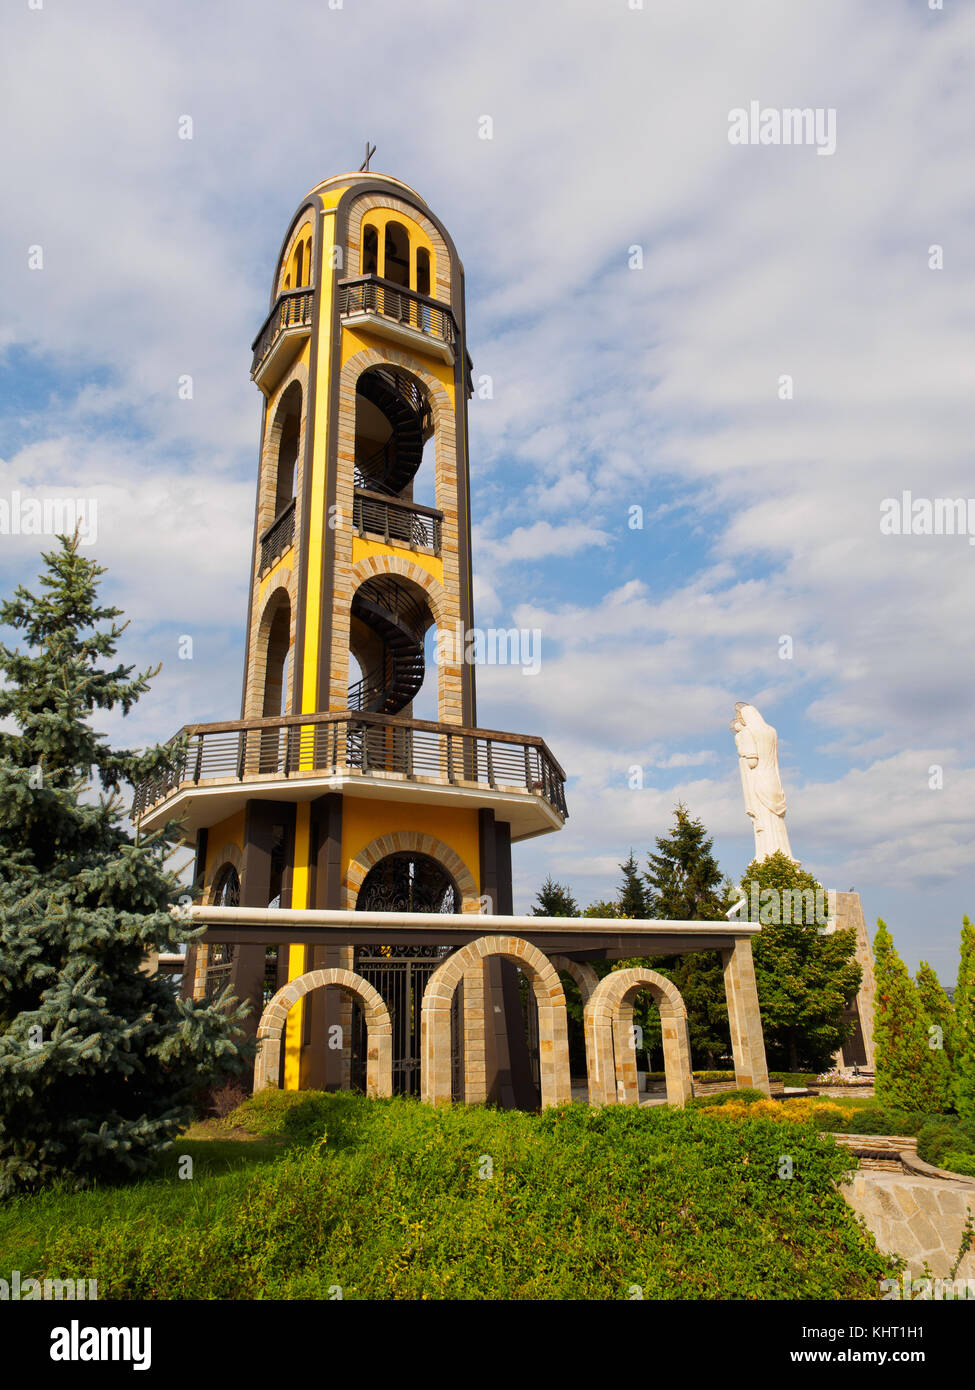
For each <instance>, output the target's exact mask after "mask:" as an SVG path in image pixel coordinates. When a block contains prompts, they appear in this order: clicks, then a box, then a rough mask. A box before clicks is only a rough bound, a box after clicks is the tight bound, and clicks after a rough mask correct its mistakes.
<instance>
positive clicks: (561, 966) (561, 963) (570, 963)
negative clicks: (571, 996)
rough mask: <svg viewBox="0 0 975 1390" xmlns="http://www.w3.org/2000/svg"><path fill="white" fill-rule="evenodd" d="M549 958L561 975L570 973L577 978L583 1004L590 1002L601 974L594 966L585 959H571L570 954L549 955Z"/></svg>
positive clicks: (573, 977) (574, 978)
mask: <svg viewBox="0 0 975 1390" xmlns="http://www.w3.org/2000/svg"><path fill="white" fill-rule="evenodd" d="M549 960H550V961H551V962H552V965H553V966H554V967H555V969H556V970H557V971H558V972H559V974H560V975H569V976H571V978H572V979H573V980H575V982H576V984H577V985H578V987H579V994H580V996H581V998H582V1002H583V1004H584V1005H585V1004H588V1003H589V1000H590V998H591V997H592V995H593V993H594V991H595V989H596V987H597V986H598V984H599V976H598V975H597V974H596V972H595V970H593V968H592V966H591V965H587V963H586V962H585V961H584V960H569V958H568V956H549Z"/></svg>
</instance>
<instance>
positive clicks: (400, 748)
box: [132, 710, 569, 840]
mask: <svg viewBox="0 0 975 1390" xmlns="http://www.w3.org/2000/svg"><path fill="white" fill-rule="evenodd" d="M181 736H183V737H185V738H186V740H187V742H186V747H185V750H184V751H183V753H182V755H181V757H180V760H179V763H178V766H177V767H176V768H175V769H174V770H173V771H172V772H171V773H169V774H167V775H166V776H164V777H162V778H159V779H157V780H154V781H149V782H143V783H141V784H140V785H139V786H138V787H137V788H136V794H135V800H134V802H133V806H132V818H133V819H134V820H136V821H138V822H139V825H140V828H141V829H142V830H144V831H151V830H154V829H158V828H159V827H160V826H162V825H165V824H166V822H167V821H169V820H173V819H182V820H183V822H184V833H185V834H187V836H189V835H191V834H193V833H194V832H195V831H196V830H198V829H200V828H202V827H205V826H211V825H215V824H217V822H219V821H222V820H225V819H226V818H227V817H228V816H231V815H234V814H235V813H236V812H237V811H239V810H241V809H242V808H243V806H244V804H245V802H246V801H248V800H250V799H253V798H268V799H271V800H289V801H311V800H314V799H315V798H317V797H319V796H323V795H325V794H326V793H327V792H329V791H338V792H341V793H342V794H343V795H345V796H352V797H357V796H358V797H372V798H376V797H379V798H382V799H383V800H386V801H402V802H412V803H414V804H427V805H444V806H453V807H455V808H461V807H463V808H465V809H480V808H481V807H489V808H492V809H493V810H494V811H495V813H496V814H497V816H498V819H499V820H504V821H507V822H508V823H509V824H510V826H511V838H512V839H513V840H524V839H528V838H530V837H531V836H534V835H543V834H545V833H546V832H547V831H550V830H558V829H560V828H561V826H562V825H563V824H564V822H565V820H566V818H567V816H568V814H569V813H568V810H567V808H566V803H565V773H564V772H563V770H562V768H561V767H560V766H559V764H558V763H557V762H556V760H555V758H554V757H553V756H552V754H551V753H550V752H549V750H548V748H547V746H546V745H545V743H544V742H543V740H542V739H540V738H533V737H529V736H525V735H519V734H505V733H498V732H496V731H494V730H485V729H465V728H462V727H461V726H460V725H456V724H433V723H429V722H427V721H425V720H417V719H404V718H400V717H399V716H393V715H384V714H360V713H352V712H350V711H348V710H343V711H340V712H337V713H334V714H292V715H285V716H279V717H277V718H270V719H244V720H237V721H235V722H232V723H225V724H191V725H187V727H186V728H185V729H183V730H182V731H181Z"/></svg>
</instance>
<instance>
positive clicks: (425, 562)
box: [352, 536, 443, 584]
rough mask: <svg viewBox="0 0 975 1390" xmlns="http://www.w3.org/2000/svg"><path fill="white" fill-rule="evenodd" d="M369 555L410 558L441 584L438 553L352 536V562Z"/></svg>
mask: <svg viewBox="0 0 975 1390" xmlns="http://www.w3.org/2000/svg"><path fill="white" fill-rule="evenodd" d="M370 555H380V556H387V557H396V558H398V559H400V560H412V561H413V563H414V564H415V565H419V566H420V568H421V569H424V570H426V571H427V573H428V574H432V575H433V577H434V579H436V580H437V582H438V583H439V584H443V561H442V560H441V559H440V557H439V556H438V555H426V554H424V552H423V551H422V550H411V549H410V547H409V546H408V545H386V544H385V542H383V541H374V540H367V539H366V538H365V537H364V536H354V537H353V538H352V563H353V564H354V565H357V564H358V563H359V561H360V560H365V559H366V558H367V557H368V556H370Z"/></svg>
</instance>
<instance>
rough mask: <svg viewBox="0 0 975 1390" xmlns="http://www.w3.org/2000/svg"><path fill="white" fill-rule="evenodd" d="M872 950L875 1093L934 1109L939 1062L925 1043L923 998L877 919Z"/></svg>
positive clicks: (885, 1100)
mask: <svg viewBox="0 0 975 1390" xmlns="http://www.w3.org/2000/svg"><path fill="white" fill-rule="evenodd" d="M873 951H874V963H875V964H874V971H875V975H876V981H877V1000H876V1013H875V1016H874V1029H873V1041H874V1053H875V1057H876V1079H875V1081H874V1092H875V1094H876V1096H877V1099H878V1100H879V1101H880V1102H881V1104H882V1105H886V1106H890V1107H891V1108H892V1109H897V1110H907V1111H911V1112H916V1113H917V1112H919V1113H925V1112H929V1111H932V1110H933V1109H935V1108H936V1103H937V1094H936V1091H937V1064H936V1063H935V1062H934V1061H933V1054H932V1050H931V1048H930V1047H929V1046H928V1030H927V1024H926V1022H925V1017H924V1013H923V1011H922V1008H921V998H920V995H919V993H918V991H917V989H916V988H915V986H914V982H913V981H912V979H911V977H910V975H909V974H908V973H907V967H906V966H905V964H904V962H903V961H902V960H901V958H900V956H899V955H898V954H897V950H896V948H895V946H894V941H893V938H892V937H891V934H890V932H889V931H888V930H887V925H886V923H885V922H884V921H883V920H882V919H880V918H878V919H877V934H876V936H875V937H874V943H873Z"/></svg>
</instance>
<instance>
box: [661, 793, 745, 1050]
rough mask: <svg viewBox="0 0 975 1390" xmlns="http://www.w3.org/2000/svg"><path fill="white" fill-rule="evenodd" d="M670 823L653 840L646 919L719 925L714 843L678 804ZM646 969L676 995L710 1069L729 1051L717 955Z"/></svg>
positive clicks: (696, 956) (699, 955)
mask: <svg viewBox="0 0 975 1390" xmlns="http://www.w3.org/2000/svg"><path fill="white" fill-rule="evenodd" d="M674 822H675V823H674V825H673V827H672V828H671V831H670V834H669V835H666V836H662V837H658V839H657V842H656V843H657V853H656V854H651V855H650V856H649V858H648V868H649V873H648V874H647V875H646V882H647V895H646V897H647V915H648V916H652V917H661V918H664V919H666V920H668V921H674V920H683V921H699V922H700V921H703V922H713V921H719V920H722V919H723V918H724V907H723V903H722V900H721V894H720V891H719V889H720V885H721V882H722V876H721V870H720V869H719V868H718V864H717V860H716V859H715V858H714V855H713V854H712V852H711V851H712V847H713V845H714V840H713V838H710V837H709V836H708V833H707V830H706V829H705V827H704V825H703V823H702V822H701V821H700V820H695V819H693V817H691V816H690V815H689V813H688V810H687V807H686V806H685V805H683V803H679V804H678V805H677V807H676V808H675V810H674ZM647 964H648V965H650V967H651V968H652V969H656V970H658V971H659V972H660V973H661V974H664V975H667V976H668V977H669V978H670V979H671V980H673V982H674V984H675V985H676V986H677V988H678V990H679V991H680V993H681V997H682V998H683V1000H684V1004H685V1006H686V1008H687V1028H688V1033H689V1034H690V1040H691V1052H692V1054H693V1060H694V1062H695V1064H696V1065H702V1064H703V1065H705V1066H708V1067H713V1066H714V1065H715V1064H716V1063H717V1061H718V1060H719V1059H720V1058H721V1057H722V1056H726V1055H727V1054H729V1053H730V1051H731V1034H730V1031H729V1027H728V1003H727V999H726V997H725V988H724V968H723V966H722V964H721V957H720V955H719V954H718V952H717V951H693V952H690V953H689V954H687V955H681V956H675V957H671V958H669V959H662V960H659V961H648V962H647Z"/></svg>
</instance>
